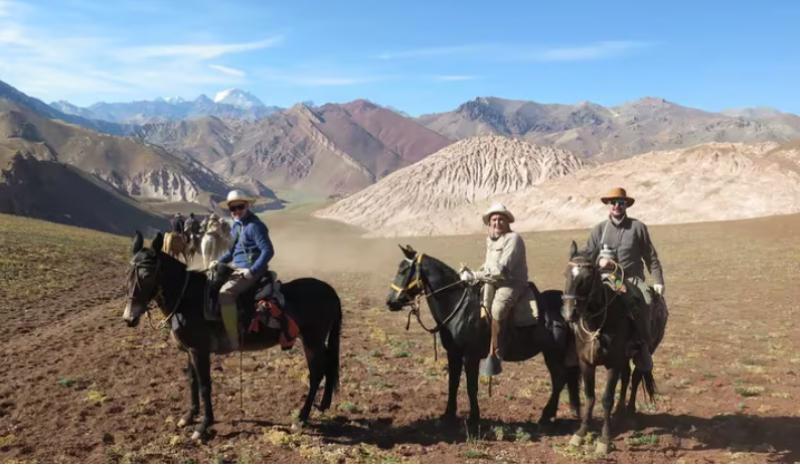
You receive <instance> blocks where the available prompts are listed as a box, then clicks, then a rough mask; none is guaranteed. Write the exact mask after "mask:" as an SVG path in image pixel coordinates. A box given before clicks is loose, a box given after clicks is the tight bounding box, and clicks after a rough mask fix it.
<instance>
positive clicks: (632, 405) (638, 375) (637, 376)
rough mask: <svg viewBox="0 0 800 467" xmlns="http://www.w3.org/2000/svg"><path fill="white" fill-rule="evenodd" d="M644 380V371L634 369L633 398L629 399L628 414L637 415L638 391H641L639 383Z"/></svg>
mask: <svg viewBox="0 0 800 467" xmlns="http://www.w3.org/2000/svg"><path fill="white" fill-rule="evenodd" d="M641 382H642V372H641V371H639V369H638V368H634V369H633V382H632V383H631V398H630V399H629V400H628V416H633V415H636V393H637V392H638V391H639V384H641Z"/></svg>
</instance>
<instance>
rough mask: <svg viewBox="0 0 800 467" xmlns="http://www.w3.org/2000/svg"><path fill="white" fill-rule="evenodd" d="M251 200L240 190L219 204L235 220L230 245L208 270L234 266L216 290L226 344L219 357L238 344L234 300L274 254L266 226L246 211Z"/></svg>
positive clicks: (266, 268)
mask: <svg viewBox="0 0 800 467" xmlns="http://www.w3.org/2000/svg"><path fill="white" fill-rule="evenodd" d="M253 201H255V199H253V198H250V197H248V196H247V195H246V194H245V193H244V192H242V191H241V190H233V191H231V192H230V193H228V199H227V200H226V201H224V202H222V203H220V205H221V206H224V207H226V208H228V210H230V212H231V216H232V217H233V219H234V221H235V222H234V224H233V229H232V231H231V235H232V237H233V245H232V246H231V248H230V249H229V250H228V251H227V252H226V253H225V254H223V255H222V256H221V257H220V258H219V260H218V261H214V262H212V263H211V265H210V266H209V267H210V268H211V269H213V268H215V267H216V265H217V263H223V264H228V263H230V262H231V261H233V265H234V266H235V267H236V271H235V272H234V274H233V276H232V277H231V279H230V280H229V281H228V282H226V283H225V285H223V286H222V288H221V289H220V291H219V304H220V308H221V312H222V321H223V323H224V325H225V331H226V334H227V342H223V343H221V344H222V345H220V346H219V347H220V348H219V349H218V351H217V353H221V354H224V353H229V352H232V351H234V350H236V349H237V348H238V345H239V339H238V336H239V329H238V322H237V321H238V320H237V312H236V298H237V297H238V296H239V295H240V294H241V293H243V292H245V291H247V290H249V289H250V288H251V287H252V286H254V285H255V284H256V283H257V282H258V281H259V279H261V278H262V277H263V276H264V275H265V274H267V273H268V271H269V262H270V260H271V259H272V257H273V256H274V255H275V250H274V249H273V247H272V241H271V240H270V238H269V230H268V229H267V226H266V224H264V222H263V221H262V220H261V219H259V218H258V216H256V215H255V214H254V213H253V212H252V211H250V206H251V205H252V203H253Z"/></svg>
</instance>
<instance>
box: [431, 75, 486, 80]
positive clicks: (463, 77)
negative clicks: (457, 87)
mask: <svg viewBox="0 0 800 467" xmlns="http://www.w3.org/2000/svg"><path fill="white" fill-rule="evenodd" d="M474 79H478V77H477V76H469V75H441V76H434V77H433V80H434V81H471V80H474Z"/></svg>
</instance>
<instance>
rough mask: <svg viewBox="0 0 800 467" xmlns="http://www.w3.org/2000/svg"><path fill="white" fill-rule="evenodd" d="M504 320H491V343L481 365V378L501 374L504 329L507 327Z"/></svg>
mask: <svg viewBox="0 0 800 467" xmlns="http://www.w3.org/2000/svg"><path fill="white" fill-rule="evenodd" d="M504 321H505V320H498V319H493V320H492V342H491V345H490V348H489V350H490V352H489V356H488V357H486V360H484V361H483V365H481V376H497V375H499V374H500V373H502V372H503V367H502V365H501V363H500V362H501V361H502V359H503V356H504V355H505V341H506V340H507V339H506V336H505V328H506V327H507V326H508V323H507V322H504Z"/></svg>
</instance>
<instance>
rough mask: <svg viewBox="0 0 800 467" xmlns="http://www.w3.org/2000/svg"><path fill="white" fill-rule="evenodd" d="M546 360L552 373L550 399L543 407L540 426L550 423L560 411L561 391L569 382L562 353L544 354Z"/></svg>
mask: <svg viewBox="0 0 800 467" xmlns="http://www.w3.org/2000/svg"><path fill="white" fill-rule="evenodd" d="M544 362H545V364H546V365H547V370H548V372H549V373H550V399H549V400H548V401H547V405H545V406H544V409H542V416H541V417H540V418H539V421H538V422H537V423H538V424H539V426H543V425H549V424H550V423H551V421H552V420H553V419H554V418H555V417H556V414H557V413H558V400H559V398H560V397H561V391H563V390H564V386H566V384H567V374H566V371H565V368H564V359H563V357H561V355H556V356H553V355H549V354H545V355H544Z"/></svg>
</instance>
